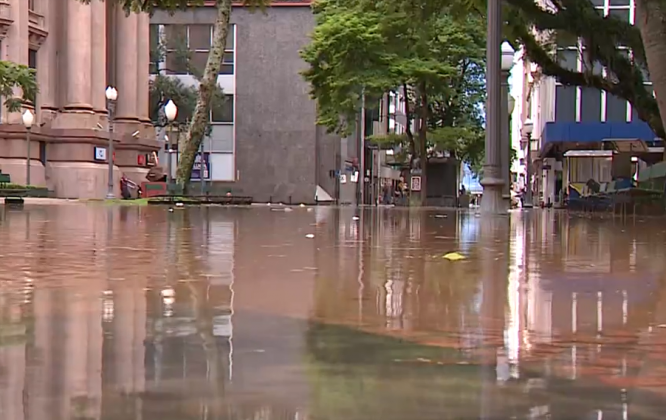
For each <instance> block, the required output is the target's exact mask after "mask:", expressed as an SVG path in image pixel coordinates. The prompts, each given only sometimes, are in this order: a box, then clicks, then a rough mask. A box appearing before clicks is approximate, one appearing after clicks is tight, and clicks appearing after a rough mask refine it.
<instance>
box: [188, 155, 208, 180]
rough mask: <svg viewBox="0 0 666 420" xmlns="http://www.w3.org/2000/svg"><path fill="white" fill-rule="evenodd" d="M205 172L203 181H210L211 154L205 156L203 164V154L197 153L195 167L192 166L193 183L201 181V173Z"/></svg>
mask: <svg viewBox="0 0 666 420" xmlns="http://www.w3.org/2000/svg"><path fill="white" fill-rule="evenodd" d="M202 170H203V179H210V175H211V174H210V153H208V152H206V153H204V154H203V164H202V157H201V153H197V156H196V157H195V158H194V165H193V166H192V177H191V178H190V180H192V181H201V172H202Z"/></svg>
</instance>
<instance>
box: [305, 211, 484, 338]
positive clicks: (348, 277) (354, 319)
mask: <svg viewBox="0 0 666 420" xmlns="http://www.w3.org/2000/svg"><path fill="white" fill-rule="evenodd" d="M366 216H367V215H366ZM377 219H379V220H377ZM342 223H345V221H342ZM358 223H359V224H361V227H362V228H363V231H364V236H363V238H364V241H363V242H362V243H357V242H352V243H349V242H342V241H341V240H340V234H339V231H340V230H341V229H342V228H341V227H340V225H339V224H337V225H334V227H333V230H334V232H331V234H330V236H331V238H330V240H331V241H335V242H334V243H335V244H336V246H333V247H329V248H327V249H325V250H322V251H321V252H320V254H321V255H318V262H317V266H318V267H319V270H318V271H317V273H316V276H317V277H316V278H317V280H316V282H315V299H314V301H315V306H314V315H315V318H316V319H317V320H319V321H321V322H327V323H338V324H346V325H355V326H357V327H358V328H361V329H363V330H366V331H374V332H377V333H380V334H381V333H382V330H384V331H386V332H387V333H389V332H391V333H392V334H393V333H395V334H398V335H400V334H402V335H403V336H408V335H409V334H411V333H410V332H418V331H421V332H424V331H426V332H433V331H438V332H440V333H441V332H458V331H460V330H461V329H463V328H464V327H465V324H466V323H469V322H470V320H471V319H474V313H473V312H474V311H475V310H476V309H475V308H474V305H473V303H474V297H475V295H476V294H477V292H478V287H479V284H478V278H477V277H476V276H475V275H474V273H473V272H471V275H470V265H469V264H468V263H466V262H463V263H451V262H449V261H446V260H443V259H442V258H441V256H442V255H443V252H441V253H440V252H438V251H432V248H433V246H432V245H433V244H431V243H429V242H428V241H429V240H432V239H428V238H427V237H426V235H425V234H424V233H423V232H430V231H433V230H436V229H437V226H433V224H435V223H437V224H439V223H440V222H439V221H438V220H437V219H434V218H433V217H430V216H429V215H428V214H427V213H425V212H418V213H415V214H410V213H409V212H377V213H374V214H373V218H369V217H368V218H366V219H364V220H362V221H359V222H358ZM449 224H450V225H451V226H452V227H453V228H455V226H456V225H455V220H452V221H451V222H449ZM447 228H448V226H447ZM446 232H448V230H447V231H446ZM377 238H380V239H377ZM413 238H417V239H413ZM418 238H420V239H418ZM359 247H360V249H359ZM359 259H361V260H360V261H359ZM359 272H360V276H359ZM359 280H360V283H361V284H359ZM359 293H360V294H361V295H360V296H359Z"/></svg>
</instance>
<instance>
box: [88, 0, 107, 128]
mask: <svg viewBox="0 0 666 420" xmlns="http://www.w3.org/2000/svg"><path fill="white" fill-rule="evenodd" d="M90 7H91V8H92V19H91V25H92V26H91V28H92V84H91V92H90V95H91V96H92V106H93V110H94V111H95V112H96V113H98V114H100V115H103V116H104V117H106V97H105V96H104V92H105V91H106V84H107V81H106V4H104V2H103V1H102V0H93V1H92V2H91V3H90Z"/></svg>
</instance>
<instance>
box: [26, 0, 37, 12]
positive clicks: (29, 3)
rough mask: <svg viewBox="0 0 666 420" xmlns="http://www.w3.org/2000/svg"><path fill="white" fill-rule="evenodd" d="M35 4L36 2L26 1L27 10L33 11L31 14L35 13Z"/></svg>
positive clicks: (35, 0)
mask: <svg viewBox="0 0 666 420" xmlns="http://www.w3.org/2000/svg"><path fill="white" fill-rule="evenodd" d="M36 2H37V0H28V10H30V11H33V12H35V11H37V9H35V3H36Z"/></svg>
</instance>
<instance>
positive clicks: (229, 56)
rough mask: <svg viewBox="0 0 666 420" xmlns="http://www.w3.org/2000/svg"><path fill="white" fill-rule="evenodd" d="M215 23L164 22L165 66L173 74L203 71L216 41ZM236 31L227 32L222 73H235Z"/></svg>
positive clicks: (196, 73)
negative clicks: (168, 23) (170, 23)
mask: <svg viewBox="0 0 666 420" xmlns="http://www.w3.org/2000/svg"><path fill="white" fill-rule="evenodd" d="M213 35H214V31H213V26H212V25H165V38H166V68H167V72H168V73H170V74H194V75H196V76H198V75H201V74H203V72H204V70H205V68H206V63H207V62H208V54H209V52H210V46H211V44H212V41H213ZM234 45H235V33H234V27H233V25H232V26H231V27H230V28H229V33H228V34H227V45H226V48H225V53H224V58H223V61H222V67H221V68H220V74H234V53H233V50H234Z"/></svg>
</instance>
